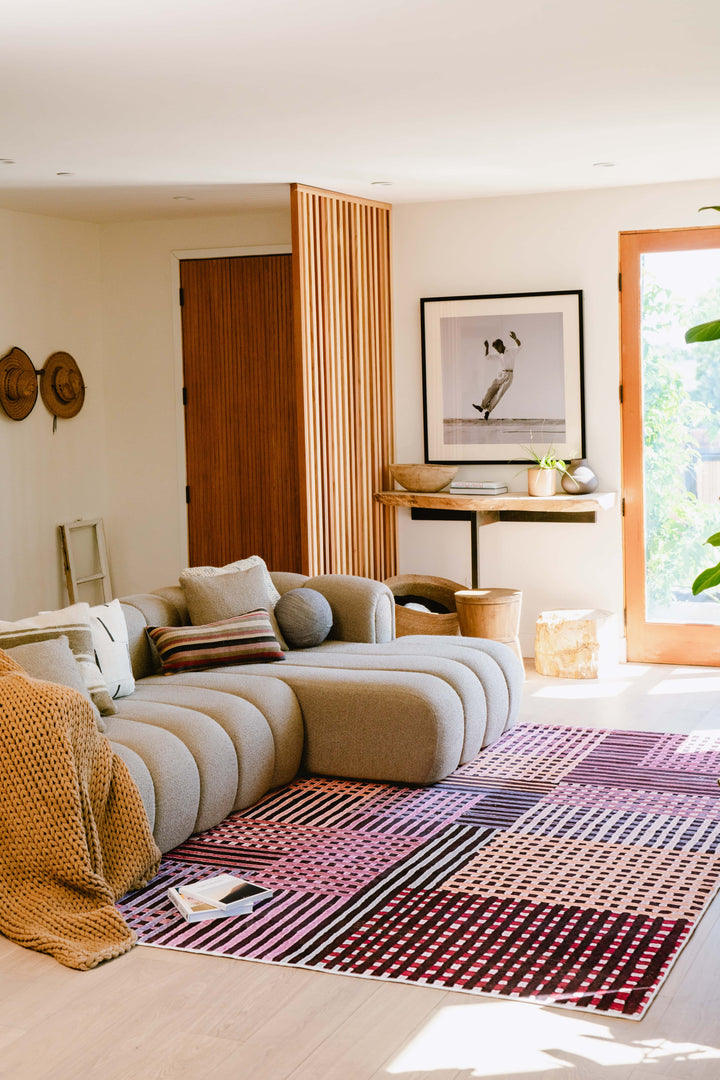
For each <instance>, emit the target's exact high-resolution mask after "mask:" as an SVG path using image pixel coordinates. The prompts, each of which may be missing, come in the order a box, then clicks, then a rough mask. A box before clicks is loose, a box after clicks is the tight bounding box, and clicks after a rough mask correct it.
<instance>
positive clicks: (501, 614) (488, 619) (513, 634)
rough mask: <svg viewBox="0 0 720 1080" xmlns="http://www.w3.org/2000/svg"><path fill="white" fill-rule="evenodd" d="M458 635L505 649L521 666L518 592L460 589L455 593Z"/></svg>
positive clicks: (519, 599) (520, 602)
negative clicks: (507, 647)
mask: <svg viewBox="0 0 720 1080" xmlns="http://www.w3.org/2000/svg"><path fill="white" fill-rule="evenodd" d="M455 605H456V607H457V615H458V622H459V624H460V633H461V634H462V635H463V636H464V637H482V638H489V639H490V640H491V641H502V642H503V643H504V644H505V645H509V646H510V648H511V649H512V650H513V652H514V653H515V655H516V656H517V657H518V659H519V660H520V661H521V662H522V651H521V649H520V640H519V638H518V634H519V632H520V608H521V605H522V592H521V591H520V590H519V589H460V590H459V591H458V592H456V593H455Z"/></svg>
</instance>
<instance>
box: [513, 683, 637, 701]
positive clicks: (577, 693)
mask: <svg viewBox="0 0 720 1080" xmlns="http://www.w3.org/2000/svg"><path fill="white" fill-rule="evenodd" d="M630 686H631V684H630V683H628V682H616V683H615V682H614V683H606V682H599V681H598V680H596V679H578V681H577V683H573V685H572V686H568V685H567V684H565V683H563V685H562V686H543V687H542V688H541V689H540V690H533V691H532V694H531V697H537V698H555V699H557V698H562V699H564V700H568V699H570V698H596V699H599V698H613V697H619V695H620V694H624V693H625V691H626V690H629V689H630Z"/></svg>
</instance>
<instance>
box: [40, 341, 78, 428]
mask: <svg viewBox="0 0 720 1080" xmlns="http://www.w3.org/2000/svg"><path fill="white" fill-rule="evenodd" d="M40 393H41V395H42V399H43V401H44V402H45V404H46V405H47V407H48V409H49V410H50V412H51V413H52V414H53V415H54V416H59V417H60V418H61V419H62V420H69V419H70V417H71V416H77V414H78V413H79V412H80V410H81V409H82V407H83V402H84V401H85V383H84V381H83V377H82V373H81V371H80V368H79V367H78V366H77V364H76V363H75V360H74V359H73V357H72V356H71V355H70V353H66V352H55V353H53V354H52V356H49V357H48V359H47V360H46V361H45V366H44V367H43V369H42V371H41V373H40Z"/></svg>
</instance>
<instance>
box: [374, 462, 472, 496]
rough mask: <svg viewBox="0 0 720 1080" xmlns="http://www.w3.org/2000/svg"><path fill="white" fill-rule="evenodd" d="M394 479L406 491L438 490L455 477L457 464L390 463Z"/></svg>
mask: <svg viewBox="0 0 720 1080" xmlns="http://www.w3.org/2000/svg"><path fill="white" fill-rule="evenodd" d="M389 469H390V473H391V475H392V477H393V479H394V480H396V481H397V483H398V484H399V485H400V487H404V488H405V489H406V491H425V492H427V491H440V490H441V489H442V488H444V487H447V485H448V484H449V483H450V481H451V480H452V479H453V478H454V477H455V475H456V473H457V471H458V466H457V465H390V466H389Z"/></svg>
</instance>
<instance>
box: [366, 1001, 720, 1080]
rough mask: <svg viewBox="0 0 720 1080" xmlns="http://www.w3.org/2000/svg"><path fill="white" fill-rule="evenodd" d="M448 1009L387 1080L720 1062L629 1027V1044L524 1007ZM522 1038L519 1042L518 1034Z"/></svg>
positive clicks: (597, 1027)
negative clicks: (441, 1073) (590, 1066)
mask: <svg viewBox="0 0 720 1080" xmlns="http://www.w3.org/2000/svg"><path fill="white" fill-rule="evenodd" d="M509 1004H510V1007H508V1004H497V1005H494V1004H488V1003H483V1004H478V1005H464V1006H462V1005H461V1006H455V1005H450V1006H447V1007H446V1008H444V1009H441V1010H440V1011H439V1012H438V1013H437V1014H436V1015H435V1016H433V1017H432V1019H431V1020H430V1021H429V1022H428V1023H427V1024H426V1025H425V1026H424V1027H423V1028H422V1030H421V1031H420V1032H419V1034H418V1035H416V1036H415V1038H414V1039H412V1041H411V1042H410V1043H409V1044H408V1045H407V1046H406V1047H405V1048H404V1049H403V1050H402V1051H401V1052H400V1053H399V1054H398V1055H397V1057H396V1058H395V1059H394V1060H393V1061H392V1062H391V1063H390V1064H389V1065H388V1066H386V1070H385V1071H386V1073H387V1074H388V1075H392V1076H400V1077H402V1074H403V1073H418V1074H420V1073H427V1074H428V1076H429V1077H430V1074H431V1073H432V1072H433V1071H435V1070H438V1071H439V1070H450V1069H457V1070H460V1069H464V1070H473V1071H472V1073H471V1075H472V1076H476V1077H506V1078H508V1080H511V1078H512V1076H513V1075H515V1074H521V1075H527V1074H528V1073H534V1072H535V1073H538V1074H540V1073H543V1072H547V1071H548V1070H550V1069H552V1070H558V1069H563V1068H566V1069H572V1070H575V1069H576V1067H577V1066H578V1065H579V1064H581V1063H583V1062H590V1063H592V1064H593V1065H597V1066H601V1067H608V1068H610V1067H612V1066H618V1065H639V1064H640V1063H641V1062H651V1063H653V1064H656V1065H657V1066H658V1068H662V1065H663V1064H672V1063H673V1062H678V1061H708V1060H718V1061H720V1050H719V1049H716V1048H714V1047H710V1046H702V1045H699V1044H696V1043H671V1042H667V1041H665V1040H659V1039H648V1040H645V1039H634V1038H633V1027H632V1025H631V1024H628V1031H627V1035H626V1036H624V1037H623V1038H622V1039H618V1038H617V1037H615V1036H613V1034H612V1033H611V1032H610V1030H609V1028H608V1027H607V1026H605V1025H603V1024H602V1023H598V1022H592V1021H590V1020H587V1019H584V1018H580V1017H578V1016H573V1015H569V1014H566V1015H560V1014H558V1013H556V1012H552V1011H548V1010H547V1009H545V1008H543V1007H542V1006H539V1005H537V1006H535V1005H525V1004H521V1003H519V1002H512V1003H509ZM520 1031H521V1032H522V1038H521V1039H519V1038H518V1032H520Z"/></svg>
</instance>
